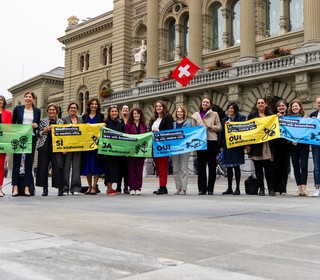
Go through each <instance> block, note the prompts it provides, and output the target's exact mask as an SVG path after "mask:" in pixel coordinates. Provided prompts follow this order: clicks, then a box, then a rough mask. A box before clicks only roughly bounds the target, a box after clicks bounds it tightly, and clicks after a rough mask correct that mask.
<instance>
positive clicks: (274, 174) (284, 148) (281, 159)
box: [0, 92, 320, 197]
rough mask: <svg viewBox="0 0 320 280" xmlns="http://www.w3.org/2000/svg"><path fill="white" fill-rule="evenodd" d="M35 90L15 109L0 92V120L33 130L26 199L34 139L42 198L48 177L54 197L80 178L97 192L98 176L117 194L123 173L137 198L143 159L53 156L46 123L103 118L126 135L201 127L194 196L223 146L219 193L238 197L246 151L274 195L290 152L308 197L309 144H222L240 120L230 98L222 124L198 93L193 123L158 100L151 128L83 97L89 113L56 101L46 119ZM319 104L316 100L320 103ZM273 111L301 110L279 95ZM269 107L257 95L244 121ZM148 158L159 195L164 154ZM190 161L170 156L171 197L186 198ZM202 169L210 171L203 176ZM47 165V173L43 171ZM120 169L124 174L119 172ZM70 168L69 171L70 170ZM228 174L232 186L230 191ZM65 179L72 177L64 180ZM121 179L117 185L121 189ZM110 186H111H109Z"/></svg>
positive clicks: (209, 181) (206, 185)
mask: <svg viewBox="0 0 320 280" xmlns="http://www.w3.org/2000/svg"><path fill="white" fill-rule="evenodd" d="M34 99H35V95H34V93H33V92H26V93H25V94H24V105H18V106H16V107H15V108H14V111H13V114H12V116H11V112H10V111H8V110H6V109H5V106H6V100H5V98H4V97H3V96H1V95H0V123H15V124H31V125H32V127H33V138H32V153H30V154H26V155H25V157H24V159H23V160H24V166H25V172H24V176H23V180H24V182H23V186H24V195H25V196H30V195H31V192H30V188H31V186H33V175H32V165H33V159H34V153H35V148H36V142H37V140H38V138H39V142H38V148H37V150H38V156H39V157H38V166H37V173H36V185H37V186H40V187H42V188H43V193H42V196H47V195H48V176H49V174H51V176H52V187H55V188H57V189H58V195H59V196H62V195H66V194H69V193H71V194H73V195H77V194H79V192H80V189H81V179H80V176H81V175H83V176H86V177H87V182H88V189H87V191H86V192H85V194H90V195H95V194H97V193H98V192H99V189H98V181H99V178H100V177H101V175H104V184H105V186H106V187H107V191H106V194H108V195H115V194H119V193H120V192H121V178H122V177H124V178H125V180H124V181H125V187H124V190H123V191H124V193H128V194H129V193H130V194H131V195H140V194H141V188H142V176H143V166H144V161H145V158H140V157H127V158H126V157H118V156H111V155H99V154H98V153H97V150H93V151H85V152H70V153H59V152H58V153H53V152H52V137H51V128H52V125H54V124H80V123H89V124H96V123H101V124H102V125H103V126H106V127H108V128H110V129H113V130H115V131H119V132H125V133H128V134H141V133H146V132H148V131H153V132H157V131H163V130H169V129H180V128H186V127H191V126H205V127H206V132H207V150H200V151H197V159H198V190H199V195H213V193H214V185H215V179H216V156H217V153H218V151H219V150H220V151H223V155H224V156H223V162H222V163H223V164H224V165H225V166H226V168H227V178H228V188H227V190H226V191H224V192H223V194H224V195H227V194H233V195H239V194H240V180H241V171H240V165H242V164H243V163H244V150H246V151H247V153H248V155H249V157H251V158H252V161H253V164H254V168H255V174H256V177H257V182H258V187H259V195H265V187H264V177H265V179H266V182H267V188H268V194H269V195H275V193H276V192H279V193H280V194H285V193H286V185H287V179H288V171H289V157H291V160H292V165H293V171H294V176H295V180H296V183H297V186H298V192H297V195H301V196H309V193H308V191H307V190H306V184H307V172H308V155H309V145H307V144H301V143H296V142H292V143H288V141H287V140H284V139H281V138H279V139H276V140H271V141H268V142H264V143H259V144H254V145H250V146H246V147H237V148H232V149H227V147H226V141H225V131H224V127H225V124H227V123H228V122H230V121H231V122H241V121H245V120H246V118H245V116H243V115H241V114H240V113H239V107H238V105H237V104H236V103H234V102H231V103H229V104H228V106H227V114H226V116H225V117H224V118H222V120H221V121H220V117H219V115H218V113H217V112H215V111H213V110H212V108H213V106H214V104H213V102H212V100H211V99H210V98H208V97H204V98H203V99H202V100H201V103H200V106H199V110H198V111H197V112H195V113H194V114H193V115H192V116H191V122H190V121H189V120H187V110H186V108H184V107H183V106H177V108H176V111H175V120H174V118H173V117H172V116H171V115H170V113H169V111H168V108H167V104H166V102H164V101H162V100H158V101H156V102H155V105H154V112H153V115H152V117H151V120H150V123H149V127H147V124H146V119H145V117H144V114H143V111H142V110H141V109H140V108H133V109H132V110H131V111H130V110H129V107H128V106H127V105H124V106H123V108H122V112H121V113H122V116H120V111H119V108H118V107H117V106H110V107H109V108H108V112H107V116H106V118H105V117H104V115H103V114H102V113H101V107H100V103H99V100H98V99H97V98H92V99H90V100H89V102H88V106H87V111H86V113H85V114H84V115H83V116H82V118H81V117H78V109H79V107H78V105H77V103H75V102H71V103H70V104H69V106H68V109H67V110H68V115H67V116H65V117H63V118H59V117H58V112H59V110H58V107H57V106H56V105H54V104H49V105H48V106H47V117H45V118H42V119H40V110H39V109H38V108H36V107H35V106H34V102H33V101H34ZM319 103H320V102H319ZM276 108H277V114H278V116H285V115H288V116H300V117H303V116H304V110H303V107H302V104H301V102H300V101H299V100H293V101H292V102H291V103H290V104H289V105H287V103H286V102H285V101H284V100H280V101H278V103H277V105H276ZM272 113H273V112H271V111H270V110H269V107H268V104H267V102H266V100H265V99H264V98H259V99H258V100H257V102H256V108H255V110H254V111H253V112H251V113H250V114H249V116H248V120H250V119H252V118H259V117H265V116H268V115H271V114H272ZM4 160H5V154H0V197H1V196H3V195H4V193H3V191H2V185H3V177H4ZM21 160H22V156H21V154H14V155H13V171H12V186H13V188H12V196H13V197H15V196H18V194H19V191H18V184H19V180H20V177H21V176H20V175H21V174H20V166H21ZM153 162H154V164H155V168H156V171H157V174H158V178H159V187H158V189H157V190H155V191H154V192H153V193H154V194H156V195H163V194H167V193H168V189H167V175H168V157H167V156H164V157H154V158H153ZM188 162H189V153H184V154H180V155H174V156H172V164H173V175H174V180H175V185H176V192H175V193H174V194H177V195H178V194H179V195H184V194H186V192H187V186H188ZM207 169H208V174H207ZM49 170H50V172H49ZM124 171H125V172H124ZM70 173H71V174H70ZM233 177H235V183H236V187H235V190H233V188H232V182H233ZM70 179H71V180H70ZM119 182H120V186H119ZM114 183H116V184H117V187H116V189H115V188H114V187H113V184H114Z"/></svg>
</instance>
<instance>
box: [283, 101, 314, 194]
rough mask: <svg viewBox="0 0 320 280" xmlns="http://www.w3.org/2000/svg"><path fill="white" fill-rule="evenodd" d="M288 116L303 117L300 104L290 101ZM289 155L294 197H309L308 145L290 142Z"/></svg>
mask: <svg viewBox="0 0 320 280" xmlns="http://www.w3.org/2000/svg"><path fill="white" fill-rule="evenodd" d="M288 116H295V117H304V110H303V107H302V103H301V102H300V101H299V100H292V101H291V102H290V104H289V109H288ZM289 153H290V157H291V161H292V166H293V172H294V178H295V180H296V184H297V186H298V192H297V193H296V196H299V195H300V196H310V194H309V192H308V191H307V180H308V158H309V145H308V144H302V143H297V142H291V145H289Z"/></svg>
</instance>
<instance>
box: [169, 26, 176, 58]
mask: <svg viewBox="0 0 320 280" xmlns="http://www.w3.org/2000/svg"><path fill="white" fill-rule="evenodd" d="M175 23H176V21H175V20H171V21H170V23H169V48H168V51H169V61H173V60H174V56H175V50H176V28H175Z"/></svg>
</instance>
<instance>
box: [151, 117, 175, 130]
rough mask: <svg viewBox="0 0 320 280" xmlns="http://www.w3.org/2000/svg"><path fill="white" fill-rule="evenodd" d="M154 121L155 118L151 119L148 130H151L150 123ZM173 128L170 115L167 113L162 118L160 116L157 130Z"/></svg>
mask: <svg viewBox="0 0 320 280" xmlns="http://www.w3.org/2000/svg"><path fill="white" fill-rule="evenodd" d="M154 122H155V120H153V119H151V120H150V123H149V131H152V125H153V123H154ZM169 129H173V118H172V116H171V115H168V116H166V117H164V118H162V120H161V122H160V125H159V130H169Z"/></svg>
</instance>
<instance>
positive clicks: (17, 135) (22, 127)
mask: <svg viewBox="0 0 320 280" xmlns="http://www.w3.org/2000/svg"><path fill="white" fill-rule="evenodd" d="M31 152H32V125H31V124H0V153H4V154H30V153H31Z"/></svg>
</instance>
